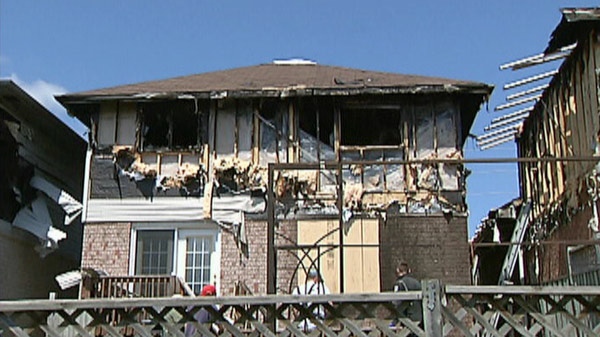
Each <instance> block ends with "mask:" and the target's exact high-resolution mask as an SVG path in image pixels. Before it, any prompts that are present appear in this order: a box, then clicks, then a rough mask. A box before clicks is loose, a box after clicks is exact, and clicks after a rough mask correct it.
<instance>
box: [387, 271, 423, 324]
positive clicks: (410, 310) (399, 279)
mask: <svg viewBox="0 0 600 337" xmlns="http://www.w3.org/2000/svg"><path fill="white" fill-rule="evenodd" d="M413 290H421V282H420V281H419V280H417V279H416V278H415V277H413V276H412V275H411V270H410V268H409V267H408V263H406V262H400V263H399V264H398V266H397V267H396V282H394V291H395V292H398V291H413ZM394 304H395V305H396V309H397V310H398V313H399V314H400V316H399V317H408V318H409V319H410V320H412V321H414V322H417V323H419V325H420V323H421V321H422V320H423V310H422V308H421V301H419V300H412V301H396V302H394ZM396 324H398V320H397V319H395V320H393V321H392V323H391V324H390V325H391V326H396Z"/></svg>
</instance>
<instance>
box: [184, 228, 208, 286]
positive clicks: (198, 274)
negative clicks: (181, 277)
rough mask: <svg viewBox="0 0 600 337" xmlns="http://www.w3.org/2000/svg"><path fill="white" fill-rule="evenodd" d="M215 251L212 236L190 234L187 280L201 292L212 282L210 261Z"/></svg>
mask: <svg viewBox="0 0 600 337" xmlns="http://www.w3.org/2000/svg"><path fill="white" fill-rule="evenodd" d="M212 251H213V238H212V237H211V236H189V237H187V238H186V248H185V260H186V262H185V282H186V283H187V284H188V285H189V286H190V287H191V288H192V289H193V290H194V292H195V293H196V294H199V293H200V291H201V290H202V287H203V286H205V285H207V284H209V283H211V273H210V262H211V254H212Z"/></svg>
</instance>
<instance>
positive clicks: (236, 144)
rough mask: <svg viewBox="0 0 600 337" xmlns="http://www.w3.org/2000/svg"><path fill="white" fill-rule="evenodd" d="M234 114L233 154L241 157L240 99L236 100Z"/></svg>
mask: <svg viewBox="0 0 600 337" xmlns="http://www.w3.org/2000/svg"><path fill="white" fill-rule="evenodd" d="M234 109H235V110H234V112H233V114H234V116H233V156H234V157H235V158H238V157H239V152H240V126H239V120H238V119H239V109H240V103H239V100H237V99H236V100H235V108H234Z"/></svg>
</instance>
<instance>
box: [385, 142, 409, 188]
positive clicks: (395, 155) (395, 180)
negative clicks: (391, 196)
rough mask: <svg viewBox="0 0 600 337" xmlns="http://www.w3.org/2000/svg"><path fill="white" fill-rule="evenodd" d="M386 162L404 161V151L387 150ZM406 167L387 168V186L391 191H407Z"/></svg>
mask: <svg viewBox="0 0 600 337" xmlns="http://www.w3.org/2000/svg"><path fill="white" fill-rule="evenodd" d="M384 156H385V160H386V161H394V160H404V151H403V150H385V152H384ZM404 175H405V173H404V165H386V166H385V186H386V189H387V190H389V191H404V190H405V189H406V181H405V176H404Z"/></svg>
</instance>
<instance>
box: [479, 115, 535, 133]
mask: <svg viewBox="0 0 600 337" xmlns="http://www.w3.org/2000/svg"><path fill="white" fill-rule="evenodd" d="M528 116H529V113H525V114H522V115H518V116H515V117H513V118H508V119H505V120H503V121H501V122H498V123H493V124H490V125H488V126H486V127H484V128H483V130H484V131H490V130H493V129H497V128H499V127H502V126H506V125H509V124H513V123H516V122H519V121H521V120H523V119H525V118H527V117H528Z"/></svg>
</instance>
